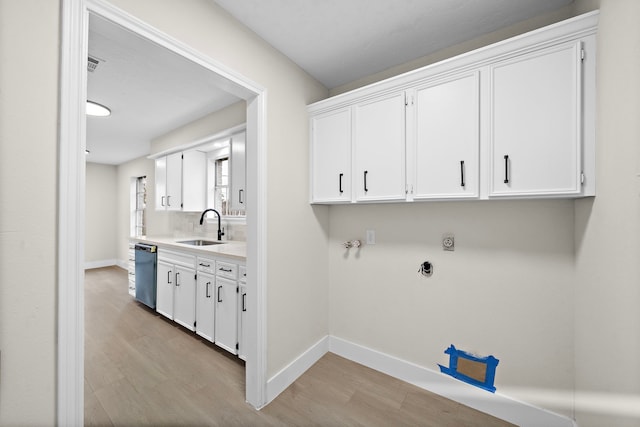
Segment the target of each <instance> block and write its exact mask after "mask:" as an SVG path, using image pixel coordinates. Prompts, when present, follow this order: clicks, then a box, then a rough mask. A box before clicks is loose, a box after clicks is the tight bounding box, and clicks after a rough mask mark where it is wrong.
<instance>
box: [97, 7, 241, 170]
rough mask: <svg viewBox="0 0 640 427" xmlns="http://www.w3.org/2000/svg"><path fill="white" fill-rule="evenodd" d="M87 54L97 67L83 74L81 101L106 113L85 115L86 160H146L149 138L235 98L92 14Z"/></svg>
mask: <svg viewBox="0 0 640 427" xmlns="http://www.w3.org/2000/svg"><path fill="white" fill-rule="evenodd" d="M89 56H90V57H92V58H96V59H98V61H99V64H98V66H97V67H96V69H95V70H94V71H92V72H89V73H88V78H87V98H88V99H90V100H92V101H95V102H97V103H99V104H102V105H105V106H107V107H109V108H110V109H111V116H109V117H92V116H87V149H88V150H89V152H90V153H89V154H88V155H87V161H89V162H95V163H104V164H112V165H118V164H121V163H125V162H127V161H129V160H132V159H135V158H138V157H142V156H146V155H148V154H149V152H150V151H149V150H150V141H151V140H152V139H154V138H156V137H158V136H161V135H164V134H166V133H168V132H169V131H171V130H173V129H176V128H178V127H180V126H182V125H184V124H186V123H189V122H192V121H193V120H195V119H198V118H200V117H202V116H205V115H207V114H209V113H212V112H214V111H217V110H219V109H221V108H224V107H226V106H228V105H231V104H233V103H235V102H238V101H239V100H240V99H239V98H237V97H235V96H233V95H231V94H229V93H227V92H225V91H223V90H221V89H220V88H219V78H217V76H216V75H215V74H214V73H212V72H211V71H209V70H207V69H205V68H204V67H202V66H200V65H197V64H195V63H193V62H191V61H189V60H186V59H184V58H182V57H180V56H178V55H176V54H174V53H173V52H171V51H169V50H167V49H165V48H163V47H160V46H158V45H156V44H154V43H152V42H150V41H148V40H146V39H143V38H141V37H139V36H137V35H135V34H133V33H131V32H130V31H128V30H125V29H123V28H122V27H120V26H118V25H115V24H113V23H111V22H109V21H107V20H105V19H102V18H99V17H96V16H94V15H91V16H90V18H89ZM186 142H191V141H185V143H186Z"/></svg>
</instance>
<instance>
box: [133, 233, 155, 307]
mask: <svg viewBox="0 0 640 427" xmlns="http://www.w3.org/2000/svg"><path fill="white" fill-rule="evenodd" d="M135 254H136V300H137V301H140V302H141V303H143V304H144V305H146V306H148V307H149V308H152V309H154V310H155V309H156V275H157V271H158V247H157V246H154V245H147V244H145V243H136V246H135Z"/></svg>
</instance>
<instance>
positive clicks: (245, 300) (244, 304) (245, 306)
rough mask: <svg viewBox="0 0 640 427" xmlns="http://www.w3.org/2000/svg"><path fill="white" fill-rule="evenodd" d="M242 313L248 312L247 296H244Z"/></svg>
mask: <svg viewBox="0 0 640 427" xmlns="http://www.w3.org/2000/svg"><path fill="white" fill-rule="evenodd" d="M242 311H247V294H246V292H245V293H244V294H242Z"/></svg>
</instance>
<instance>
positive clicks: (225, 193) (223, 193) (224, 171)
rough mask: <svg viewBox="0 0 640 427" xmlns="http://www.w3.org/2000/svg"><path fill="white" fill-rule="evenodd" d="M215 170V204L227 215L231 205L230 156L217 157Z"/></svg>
mask: <svg viewBox="0 0 640 427" xmlns="http://www.w3.org/2000/svg"><path fill="white" fill-rule="evenodd" d="M215 170H216V179H215V190H214V191H215V206H216V208H217V209H218V210H219V211H220V215H227V213H228V207H229V158H228V157H225V158H223V159H217V160H216V162H215Z"/></svg>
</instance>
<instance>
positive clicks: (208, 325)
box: [196, 273, 216, 342]
mask: <svg viewBox="0 0 640 427" xmlns="http://www.w3.org/2000/svg"><path fill="white" fill-rule="evenodd" d="M215 292H216V280H215V277H214V276H212V275H210V274H206V273H198V280H197V283H196V334H198V335H200V336H201V337H203V338H205V339H207V340H209V341H211V342H213V341H214V337H215V335H214V331H215V329H214V320H215V319H214V314H213V313H214V310H215V303H214V302H215Z"/></svg>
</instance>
